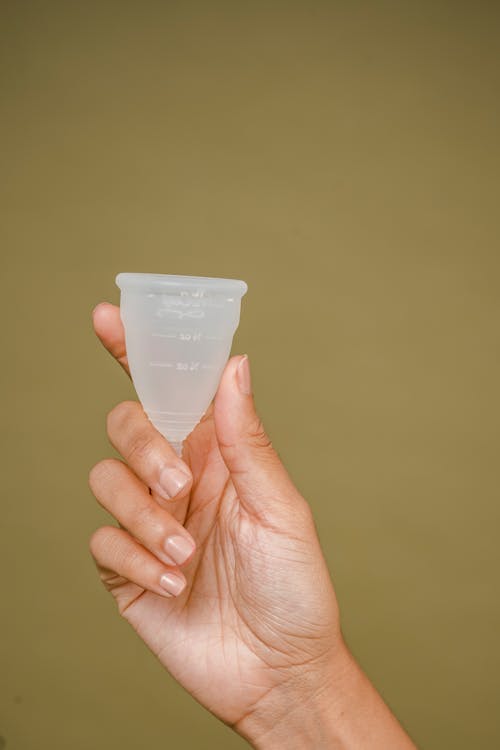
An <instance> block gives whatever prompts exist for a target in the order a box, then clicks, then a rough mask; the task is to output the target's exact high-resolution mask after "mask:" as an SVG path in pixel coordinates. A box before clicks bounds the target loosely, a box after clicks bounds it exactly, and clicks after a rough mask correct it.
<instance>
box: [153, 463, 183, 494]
mask: <svg viewBox="0 0 500 750" xmlns="http://www.w3.org/2000/svg"><path fill="white" fill-rule="evenodd" d="M158 482H159V485H160V487H161V489H162V490H163V494H165V495H166V496H167V498H172V497H175V496H176V495H178V494H179V492H181V490H182V489H183V488H184V487H185V486H186V485H187V483H188V482H189V477H188V475H187V474H185V473H184V472H183V471H181V470H180V469H173V468H171V467H169V466H167V467H165V468H164V469H163V470H162V471H161V473H160V477H159V479H158Z"/></svg>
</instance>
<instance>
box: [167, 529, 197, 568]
mask: <svg viewBox="0 0 500 750" xmlns="http://www.w3.org/2000/svg"><path fill="white" fill-rule="evenodd" d="M164 546H165V552H166V553H167V555H168V556H169V557H171V558H172V560H173V561H174V562H175V563H177V565H182V564H183V563H185V562H186V560H187V559H188V558H190V557H191V555H192V554H193V552H194V543H193V542H192V541H191V540H190V539H186V537H184V536H180V534H179V535H174V536H169V537H167V539H166V540H165V545H164Z"/></svg>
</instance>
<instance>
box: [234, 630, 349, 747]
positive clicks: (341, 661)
mask: <svg viewBox="0 0 500 750" xmlns="http://www.w3.org/2000/svg"><path fill="white" fill-rule="evenodd" d="M353 664H354V660H353V658H352V656H351V655H350V653H349V651H348V649H347V647H346V646H345V644H344V643H343V642H341V643H340V644H339V646H338V648H337V649H336V650H335V654H332V655H330V657H329V658H328V660H327V661H326V662H325V663H322V664H315V665H307V667H301V668H300V671H298V672H297V673H295V674H294V675H293V676H292V675H288V676H287V678H286V679H285V680H284V681H283V682H281V683H280V684H279V685H278V686H277V687H275V688H273V689H272V690H270V691H269V693H267V694H266V696H265V697H264V698H263V699H262V700H260V701H259V704H258V705H257V706H256V707H255V709H254V710H253V711H252V712H251V713H250V714H248V715H247V716H246V717H244V718H243V719H242V720H241V721H239V722H238V724H237V726H235V727H234V728H235V729H236V731H237V732H238V733H239V734H241V735H242V736H243V737H245V738H246V739H247V740H248V741H249V742H250V744H251V745H252V747H254V748H256V750H278V748H279V749H280V750H282V748H284V747H286V748H287V750H299V749H300V750H304V749H305V748H314V750H323V748H324V749H325V750H326V748H328V749H329V750H332V749H333V748H337V747H338V748H339V750H340V748H343V747H344V745H342V744H340V743H341V738H340V735H339V721H338V720H337V716H338V718H339V720H340V718H341V716H342V712H343V708H342V705H341V703H342V700H341V699H342V696H343V694H344V692H345V690H346V686H345V684H346V682H347V681H348V680H349V679H350V677H349V672H350V671H351V670H352V667H353Z"/></svg>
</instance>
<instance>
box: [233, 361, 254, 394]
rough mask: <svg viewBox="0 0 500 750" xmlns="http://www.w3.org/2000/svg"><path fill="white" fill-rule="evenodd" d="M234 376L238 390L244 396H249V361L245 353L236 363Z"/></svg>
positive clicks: (250, 388)
mask: <svg viewBox="0 0 500 750" xmlns="http://www.w3.org/2000/svg"><path fill="white" fill-rule="evenodd" d="M236 377H237V380H238V386H239V389H240V391H241V392H242V393H244V394H245V396H250V394H251V393H252V381H251V378H250V363H249V361H248V356H247V355H246V354H245V355H243V357H242V358H241V359H240V361H239V363H238V367H237V368H236Z"/></svg>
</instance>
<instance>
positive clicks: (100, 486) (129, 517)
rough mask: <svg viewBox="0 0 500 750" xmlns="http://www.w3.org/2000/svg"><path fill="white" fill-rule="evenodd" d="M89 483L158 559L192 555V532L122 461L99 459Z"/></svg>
mask: <svg viewBox="0 0 500 750" xmlns="http://www.w3.org/2000/svg"><path fill="white" fill-rule="evenodd" d="M89 484H90V488H91V490H92V492H93V493H94V495H95V497H96V499H97V500H98V502H99V503H100V504H101V505H102V506H103V507H104V508H105V509H106V510H107V511H109V513H111V515H113V516H114V517H115V518H116V520H117V521H118V522H119V523H120V524H121V525H122V526H123V527H124V528H125V529H127V530H128V531H129V532H130V533H131V534H132V535H133V536H134V537H135V538H136V539H137V540H138V541H139V542H140V543H141V544H142V545H143V546H144V547H146V548H147V549H149V550H150V551H151V552H152V553H153V554H154V555H156V557H157V558H158V559H159V560H162V561H163V562H164V563H166V564H167V565H172V564H174V565H184V564H185V563H186V562H187V561H188V560H189V559H190V558H191V557H192V555H193V552H194V550H195V542H194V539H193V537H192V536H191V534H189V532H187V531H186V529H185V528H184V526H182V524H180V523H179V522H178V521H177V520H176V519H175V518H174V517H173V516H172V515H171V514H170V513H169V512H168V511H166V510H164V509H163V508H161V507H160V506H159V505H158V503H157V502H156V501H155V500H154V499H153V498H152V497H151V495H150V494H149V492H148V490H147V488H146V487H145V486H144V484H143V483H142V482H141V480H140V479H139V478H138V477H137V476H136V475H135V474H134V472H133V471H131V470H130V469H129V467H128V466H126V465H125V464H124V463H123V462H122V461H118V460H117V459H114V458H110V459H105V460H104V461H100V462H99V463H98V464H96V465H95V466H94V467H93V468H92V470H91V472H90V476H89Z"/></svg>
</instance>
